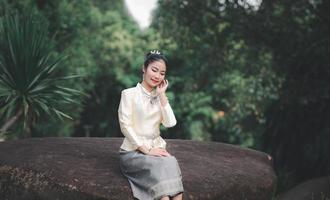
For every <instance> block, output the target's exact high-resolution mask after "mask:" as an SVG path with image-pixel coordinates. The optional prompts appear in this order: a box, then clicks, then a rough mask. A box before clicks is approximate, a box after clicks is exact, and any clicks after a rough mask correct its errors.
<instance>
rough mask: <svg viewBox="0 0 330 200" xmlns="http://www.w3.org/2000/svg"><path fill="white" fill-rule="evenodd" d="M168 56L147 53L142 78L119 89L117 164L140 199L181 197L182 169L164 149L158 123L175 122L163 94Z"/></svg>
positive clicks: (166, 84)
mask: <svg viewBox="0 0 330 200" xmlns="http://www.w3.org/2000/svg"><path fill="white" fill-rule="evenodd" d="M166 68H167V59H166V58H165V57H164V55H163V54H162V53H160V52H159V51H156V50H154V51H151V52H149V53H148V54H147V55H146V58H145V62H144V65H143V69H142V71H143V81H142V82H141V83H137V85H136V87H132V88H128V89H125V90H123V91H122V93H121V100H120V104H119V109H118V117H119V123H120V129H121V132H122V133H123V135H124V136H125V138H124V141H123V144H122V145H121V147H120V151H119V152H120V167H121V171H122V173H123V174H124V176H125V177H127V178H128V181H129V183H130V186H131V189H132V192H133V196H134V197H135V198H137V199H139V200H154V199H157V200H158V199H161V200H169V199H174V200H180V199H182V197H183V185H182V176H181V170H180V167H179V165H178V162H177V160H176V158H175V157H174V156H172V155H170V153H169V152H167V151H166V142H165V141H164V139H163V138H162V137H161V136H160V131H159V126H160V124H163V125H164V126H165V127H172V126H174V125H175V124H176V119H175V116H174V113H173V110H172V108H171V106H170V104H169V102H168V100H167V97H166V94H165V92H166V89H167V87H168V81H167V80H165V74H166Z"/></svg>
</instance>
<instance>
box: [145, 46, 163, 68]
mask: <svg viewBox="0 0 330 200" xmlns="http://www.w3.org/2000/svg"><path fill="white" fill-rule="evenodd" d="M159 60H163V61H164V63H165V66H166V68H167V64H168V62H167V59H166V57H165V56H164V54H163V53H161V52H160V51H158V50H157V51H156V50H153V51H150V52H148V53H147V55H146V56H145V59H144V65H143V66H144V68H147V67H148V65H149V64H150V63H152V62H154V61H159Z"/></svg>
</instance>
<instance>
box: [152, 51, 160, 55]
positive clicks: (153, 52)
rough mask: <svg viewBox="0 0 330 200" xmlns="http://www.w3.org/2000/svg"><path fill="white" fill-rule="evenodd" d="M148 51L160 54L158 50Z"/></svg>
mask: <svg viewBox="0 0 330 200" xmlns="http://www.w3.org/2000/svg"><path fill="white" fill-rule="evenodd" d="M150 53H151V54H158V55H160V52H159V51H158V50H152V51H150Z"/></svg>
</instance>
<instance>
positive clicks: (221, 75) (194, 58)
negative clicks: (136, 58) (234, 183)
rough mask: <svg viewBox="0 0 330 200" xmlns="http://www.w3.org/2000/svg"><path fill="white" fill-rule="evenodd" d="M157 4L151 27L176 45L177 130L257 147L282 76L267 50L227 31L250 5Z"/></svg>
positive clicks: (165, 45)
mask: <svg viewBox="0 0 330 200" xmlns="http://www.w3.org/2000/svg"><path fill="white" fill-rule="evenodd" d="M159 4H160V5H159V6H160V7H159V9H158V11H157V12H156V17H155V19H154V23H153V24H154V25H153V27H154V28H155V29H158V30H161V33H162V35H163V38H165V39H166V40H168V41H172V44H171V46H174V47H175V48H173V50H172V51H170V52H169V54H170V55H172V58H171V60H172V62H171V63H173V64H174V65H175V69H174V70H175V72H174V73H175V74H174V77H175V79H174V80H175V82H174V83H173V84H175V85H174V86H173V87H174V89H175V92H176V93H179V94H180V97H176V99H175V104H176V105H177V104H179V105H180V106H179V107H178V108H176V110H175V111H176V114H177V118H179V119H184V122H183V123H184V124H185V125H184V126H183V127H182V128H183V130H182V129H181V130H177V131H178V132H179V131H181V132H182V131H183V132H184V133H187V134H185V137H186V138H192V139H200V140H218V141H225V142H230V143H234V144H240V145H243V146H246V147H254V148H261V147H260V146H261V143H260V142H259V141H260V137H261V135H262V133H263V131H264V130H265V121H266V119H265V116H264V111H265V109H267V106H268V105H269V104H270V103H271V102H272V101H273V100H275V99H277V98H278V95H277V92H278V89H279V88H280V86H281V80H282V79H281V78H280V77H279V76H278V75H276V74H275V73H274V71H273V69H272V60H273V57H272V53H271V52H270V51H269V50H267V49H265V48H264V49H263V50H264V51H260V52H259V51H258V50H257V49H255V48H254V47H253V46H251V45H249V44H248V43H247V42H248V41H247V40H245V39H244V38H242V37H240V33H235V32H233V31H231V30H232V29H233V23H235V20H238V18H239V16H236V18H235V19H231V17H234V15H239V14H240V15H243V14H245V13H244V11H246V12H253V9H252V8H242V7H241V6H240V5H237V6H238V7H237V8H234V7H235V6H233V4H234V3H233V2H227V1H225V2H224V3H223V4H222V3H219V2H218V1H203V2H200V1H189V2H188V1H172V2H169V1H160V2H159ZM220 7H223V9H220ZM168 10H171V12H167V11H168ZM234 12H235V13H234ZM168 27H171V28H168ZM215 27H216V28H215ZM173 43H174V44H175V45H173ZM168 46H170V45H169V44H166V43H165V44H163V48H164V49H172V48H168ZM170 70H171V69H170ZM201 91H203V92H201ZM181 96H184V97H181ZM203 99H207V103H206V101H203ZM187 101H188V102H189V103H186V102H187ZM178 102H179V103H178ZM201 102H203V103H201ZM201 110H202V111H201ZM195 112H197V113H198V115H195V114H194V113H195ZM196 116H198V117H196ZM196 119H197V120H196Z"/></svg>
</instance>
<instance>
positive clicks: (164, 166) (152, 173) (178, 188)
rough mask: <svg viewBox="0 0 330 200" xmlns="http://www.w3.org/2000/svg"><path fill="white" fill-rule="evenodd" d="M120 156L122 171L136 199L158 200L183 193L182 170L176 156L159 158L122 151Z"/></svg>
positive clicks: (136, 152)
mask: <svg viewBox="0 0 330 200" xmlns="http://www.w3.org/2000/svg"><path fill="white" fill-rule="evenodd" d="M119 155H120V168H121V171H122V173H123V175H124V176H125V177H126V178H127V179H128V182H129V184H130V186H131V189H132V192H133V196H134V197H135V198H137V199H140V200H156V199H161V198H162V197H164V196H170V197H173V196H175V195H177V194H179V193H181V192H183V185H182V175H181V170H180V167H179V164H178V161H177V160H176V158H175V157H174V156H167V157H157V156H150V155H145V154H143V153H141V152H139V151H125V150H122V149H120V151H119Z"/></svg>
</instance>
